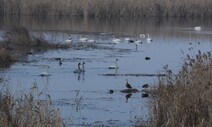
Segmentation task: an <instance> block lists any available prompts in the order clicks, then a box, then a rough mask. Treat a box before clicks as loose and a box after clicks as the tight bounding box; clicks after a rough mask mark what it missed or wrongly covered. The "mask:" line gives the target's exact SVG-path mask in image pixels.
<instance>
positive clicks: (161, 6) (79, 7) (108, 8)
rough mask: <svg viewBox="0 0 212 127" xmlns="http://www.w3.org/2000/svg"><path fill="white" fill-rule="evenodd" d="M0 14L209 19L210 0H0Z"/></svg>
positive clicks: (211, 5) (211, 12)
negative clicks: (197, 17)
mask: <svg viewBox="0 0 212 127" xmlns="http://www.w3.org/2000/svg"><path fill="white" fill-rule="evenodd" d="M0 14H3V15H34V16H50V15H53V16H88V17H143V16H184V17H196V16H211V14H212V1H211V0H0Z"/></svg>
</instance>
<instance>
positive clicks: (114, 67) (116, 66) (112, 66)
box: [108, 58, 119, 69]
mask: <svg viewBox="0 0 212 127" xmlns="http://www.w3.org/2000/svg"><path fill="white" fill-rule="evenodd" d="M117 61H119V59H117V58H116V60H115V61H114V62H115V66H114V65H111V66H109V67H108V69H118V68H119V67H118V65H117Z"/></svg>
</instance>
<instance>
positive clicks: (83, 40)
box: [79, 36, 88, 42]
mask: <svg viewBox="0 0 212 127" xmlns="http://www.w3.org/2000/svg"><path fill="white" fill-rule="evenodd" d="M87 41H88V38H86V37H81V36H80V39H79V42H87Z"/></svg>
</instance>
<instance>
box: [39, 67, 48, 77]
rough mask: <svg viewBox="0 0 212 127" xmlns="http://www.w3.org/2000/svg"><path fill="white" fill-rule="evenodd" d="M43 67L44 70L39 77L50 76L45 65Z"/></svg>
mask: <svg viewBox="0 0 212 127" xmlns="http://www.w3.org/2000/svg"><path fill="white" fill-rule="evenodd" d="M44 67H45V70H44V71H43V72H42V73H41V74H40V76H50V74H49V71H48V68H49V66H48V65H46V66H44Z"/></svg>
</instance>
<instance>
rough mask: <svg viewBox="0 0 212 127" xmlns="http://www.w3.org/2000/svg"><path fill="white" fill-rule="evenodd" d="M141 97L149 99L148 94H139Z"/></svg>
mask: <svg viewBox="0 0 212 127" xmlns="http://www.w3.org/2000/svg"><path fill="white" fill-rule="evenodd" d="M141 97H143V98H145V97H149V94H147V93H142V94H141Z"/></svg>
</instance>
